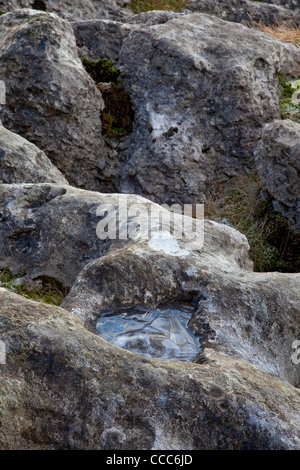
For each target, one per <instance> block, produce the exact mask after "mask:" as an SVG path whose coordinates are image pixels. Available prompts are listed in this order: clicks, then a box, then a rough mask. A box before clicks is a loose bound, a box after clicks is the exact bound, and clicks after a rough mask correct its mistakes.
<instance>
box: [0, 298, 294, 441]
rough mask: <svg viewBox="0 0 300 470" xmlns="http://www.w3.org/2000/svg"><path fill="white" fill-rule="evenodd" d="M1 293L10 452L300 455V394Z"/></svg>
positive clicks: (245, 369)
mask: <svg viewBox="0 0 300 470" xmlns="http://www.w3.org/2000/svg"><path fill="white" fill-rule="evenodd" d="M0 296H1V299H0V300H1V301H0V317H1V333H0V338H1V340H2V341H5V344H6V349H7V357H6V365H4V364H1V365H0V370H1V374H0V383H1V396H0V403H1V413H0V421H1V426H0V443H1V448H2V449H95V450H97V449H99V450H100V449H101V450H104V449H107V450H121V449H128V450H133V449H136V450H142V449H152V450H164V449H168V450H192V449H199V450H200V449H219V450H220V449H236V450H237V449H249V450H250V449H251V450H254V449H299V446H300V436H299V408H300V391H299V389H296V388H294V387H292V386H291V385H289V384H287V383H285V382H283V381H281V380H278V379H276V378H274V377H272V376H270V375H269V374H266V373H262V372H260V371H259V370H257V369H255V368H254V367H253V366H251V365H249V364H248V363H246V362H245V361H241V360H239V359H236V358H234V357H229V356H226V355H224V354H222V353H216V352H215V351H213V350H211V351H210V353H209V359H208V361H207V362H206V363H205V364H193V363H190V364H180V363H161V362H157V361H153V360H150V359H146V358H143V357H141V356H137V355H135V354H133V353H130V352H128V351H125V350H122V349H120V348H118V347H115V346H113V345H111V344H109V343H107V342H106V341H104V340H102V339H101V338H100V337H99V336H97V335H95V334H93V333H91V332H89V331H87V330H86V329H84V328H83V326H82V324H81V323H80V322H79V321H78V320H77V319H75V318H74V317H73V318H72V317H71V316H70V314H69V312H66V310H64V309H62V308H59V307H52V306H46V305H41V304H38V303H35V302H31V301H28V300H26V299H24V298H22V297H20V296H17V295H15V294H12V293H9V292H8V291H6V290H4V289H0Z"/></svg>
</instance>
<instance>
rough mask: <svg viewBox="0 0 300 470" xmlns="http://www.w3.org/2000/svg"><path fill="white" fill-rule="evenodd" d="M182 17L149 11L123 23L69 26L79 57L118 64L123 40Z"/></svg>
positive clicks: (173, 13)
mask: <svg viewBox="0 0 300 470" xmlns="http://www.w3.org/2000/svg"><path fill="white" fill-rule="evenodd" d="M181 16H184V13H175V12H172V11H149V12H146V13H139V14H138V15H134V17H133V18H132V19H130V20H128V21H127V22H126V23H122V22H120V21H113V20H109V19H94V20H88V21H76V22H73V23H72V26H73V29H74V34H75V37H76V43H77V48H78V54H79V57H88V58H89V59H90V60H98V59H100V58H101V59H103V58H104V59H109V60H112V61H113V62H115V63H117V62H118V60H119V55H120V51H121V48H122V44H123V41H124V39H125V38H127V36H128V35H129V34H130V33H131V31H134V30H136V29H140V28H144V27H148V26H153V25H156V24H164V23H167V22H168V21H170V20H173V19H175V18H179V17H181Z"/></svg>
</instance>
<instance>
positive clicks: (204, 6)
mask: <svg viewBox="0 0 300 470" xmlns="http://www.w3.org/2000/svg"><path fill="white" fill-rule="evenodd" d="M296 1H297V0H296ZM272 3H273V5H272ZM294 6H295V4H294ZM290 8H292V1H291V2H288V1H287V2H285V1H282V2H281V1H277V0H274V1H269V2H261V1H252V0H190V1H189V3H188V9H189V10H190V11H193V12H200V13H209V14H211V15H216V16H218V17H220V18H222V19H223V20H227V21H234V22H237V23H244V24H247V25H248V24H251V25H252V24H253V23H264V24H265V25H272V24H273V25H274V24H281V25H283V24H285V25H287V26H294V25H295V24H298V25H300V8H299V4H298V5H297V7H296V6H295V8H292V9H290Z"/></svg>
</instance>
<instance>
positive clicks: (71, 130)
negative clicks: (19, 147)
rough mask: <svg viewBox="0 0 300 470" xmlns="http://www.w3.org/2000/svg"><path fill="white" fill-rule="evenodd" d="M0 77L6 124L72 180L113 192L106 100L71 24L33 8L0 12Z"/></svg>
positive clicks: (81, 185) (112, 166)
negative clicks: (103, 129) (103, 118)
mask: <svg viewBox="0 0 300 470" xmlns="http://www.w3.org/2000/svg"><path fill="white" fill-rule="evenodd" d="M0 79H1V80H3V81H4V82H5V84H6V105H2V106H1V117H2V121H3V124H4V126H5V127H7V128H8V129H10V130H12V131H13V132H16V133H17V134H19V135H21V136H23V137H25V138H26V139H28V140H29V141H30V142H32V143H34V144H35V145H37V146H38V147H39V148H40V149H41V150H43V151H44V152H45V153H46V155H47V156H48V158H50V160H51V161H52V162H53V163H54V164H55V166H57V168H58V169H59V170H60V171H61V172H62V173H63V174H64V176H65V177H66V178H67V180H68V181H69V182H70V183H71V184H74V185H75V186H79V187H85V188H88V189H102V190H104V191H106V190H108V191H110V190H111V183H110V179H111V177H112V174H114V172H115V168H114V165H115V161H114V158H116V154H115V152H113V151H111V152H110V153H109V152H108V150H107V149H106V147H105V144H104V141H103V138H102V134H101V120H100V110H101V109H102V108H103V106H104V104H103V100H102V98H101V93H100V91H99V90H98V89H97V88H96V86H95V84H94V82H93V81H92V79H91V78H90V77H89V76H88V74H87V73H86V71H85V70H84V68H83V66H82V63H81V61H80V59H79V58H78V55H77V50H76V41H75V37H74V34H73V30H72V27H71V25H70V24H69V23H68V22H66V21H65V20H63V19H61V18H59V17H58V16H56V15H54V14H52V13H51V14H50V13H43V12H38V11H34V10H17V11H15V12H13V13H9V14H7V15H3V16H1V17H0Z"/></svg>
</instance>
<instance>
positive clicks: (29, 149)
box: [0, 124, 68, 184]
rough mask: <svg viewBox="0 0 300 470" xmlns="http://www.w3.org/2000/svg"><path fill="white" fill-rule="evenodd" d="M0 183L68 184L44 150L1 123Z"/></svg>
mask: <svg viewBox="0 0 300 470" xmlns="http://www.w3.org/2000/svg"><path fill="white" fill-rule="evenodd" d="M0 183H1V184H3V183H8V184H10V183H57V184H68V182H67V180H66V179H65V177H64V176H63V175H62V174H61V172H60V171H59V170H58V169H57V168H55V166H54V165H53V164H52V163H51V161H50V160H49V158H47V157H46V155H45V154H44V152H42V151H41V150H40V149H38V148H37V147H36V146H35V145H33V144H31V143H30V142H28V140H26V139H24V138H23V137H20V136H19V135H17V134H14V133H13V132H10V131H9V130H7V129H5V127H3V126H2V125H1V124H0Z"/></svg>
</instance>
